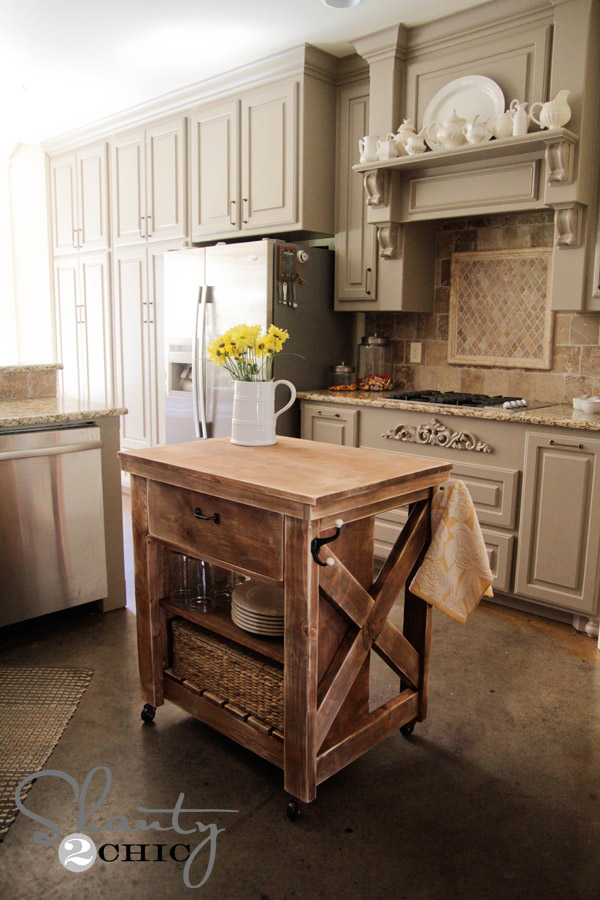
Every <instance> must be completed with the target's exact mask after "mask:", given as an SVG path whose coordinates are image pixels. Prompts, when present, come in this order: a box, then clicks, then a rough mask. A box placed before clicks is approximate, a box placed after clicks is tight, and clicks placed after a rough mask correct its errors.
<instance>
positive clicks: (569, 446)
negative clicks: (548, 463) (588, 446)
mask: <svg viewBox="0 0 600 900" xmlns="http://www.w3.org/2000/svg"><path fill="white" fill-rule="evenodd" d="M548 443H549V444H550V446H551V447H566V449H567V450H583V444H567V443H564V442H563V443H561V442H560V441H555V440H554V439H553V438H550V440H549V441H548Z"/></svg>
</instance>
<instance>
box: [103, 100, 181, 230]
mask: <svg viewBox="0 0 600 900" xmlns="http://www.w3.org/2000/svg"><path fill="white" fill-rule="evenodd" d="M186 141H187V132H186V119H185V117H184V116H176V117H174V118H170V119H164V120H161V121H159V122H156V123H154V124H152V125H149V126H148V127H146V128H140V129H137V130H135V131H128V132H126V133H124V134H119V135H117V136H116V137H114V138H113V139H112V140H111V141H110V153H111V210H112V243H113V247H118V246H123V245H126V244H135V243H139V242H142V241H164V240H169V239H172V238H173V239H175V238H184V237H186V235H187V233H188V221H187V142H186Z"/></svg>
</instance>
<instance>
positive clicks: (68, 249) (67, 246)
mask: <svg viewBox="0 0 600 900" xmlns="http://www.w3.org/2000/svg"><path fill="white" fill-rule="evenodd" d="M50 173H51V178H50V180H51V186H52V231H53V233H54V252H55V253H72V252H73V250H76V249H77V235H76V232H75V229H76V227H77V188H76V183H75V178H76V167H75V155H74V154H69V156H61V157H60V158H58V159H53V160H51V162H50Z"/></svg>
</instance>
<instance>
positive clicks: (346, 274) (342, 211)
mask: <svg viewBox="0 0 600 900" xmlns="http://www.w3.org/2000/svg"><path fill="white" fill-rule="evenodd" d="M368 133H369V82H368V81H367V82H361V83H360V84H358V85H351V86H349V87H346V88H342V89H340V94H339V130H338V154H337V159H338V173H337V208H338V217H337V228H336V236H335V249H336V257H335V262H336V266H335V286H336V290H335V296H336V300H337V301H342V302H343V301H344V300H366V301H374V300H376V299H377V286H376V276H377V250H376V248H377V235H376V232H375V226H374V225H369V224H368V223H367V204H366V199H365V193H364V189H363V179H362V175H361V174H360V172H354V171H353V169H352V166H354V165H356V163H358V162H359V156H360V152H359V147H358V142H359V140H360V138H362V137H363V136H364V135H365V134H368ZM341 308H343V307H340V309H341ZM365 308H366V306H365Z"/></svg>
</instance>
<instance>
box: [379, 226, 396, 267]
mask: <svg viewBox="0 0 600 900" xmlns="http://www.w3.org/2000/svg"><path fill="white" fill-rule="evenodd" d="M377 243H378V244H379V255H380V256H381V257H382V259H396V257H397V256H398V225H394V224H391V225H378V226H377Z"/></svg>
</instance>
